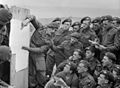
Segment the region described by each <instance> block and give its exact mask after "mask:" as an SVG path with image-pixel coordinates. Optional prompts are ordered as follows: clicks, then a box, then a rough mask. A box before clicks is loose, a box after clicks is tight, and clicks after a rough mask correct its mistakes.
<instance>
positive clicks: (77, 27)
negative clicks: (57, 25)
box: [72, 22, 80, 33]
mask: <svg viewBox="0 0 120 88" xmlns="http://www.w3.org/2000/svg"><path fill="white" fill-rule="evenodd" d="M72 28H73V30H72V32H78V33H79V32H80V23H79V22H74V23H73V24H72Z"/></svg>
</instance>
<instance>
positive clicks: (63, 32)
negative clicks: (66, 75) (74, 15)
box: [46, 18, 72, 77]
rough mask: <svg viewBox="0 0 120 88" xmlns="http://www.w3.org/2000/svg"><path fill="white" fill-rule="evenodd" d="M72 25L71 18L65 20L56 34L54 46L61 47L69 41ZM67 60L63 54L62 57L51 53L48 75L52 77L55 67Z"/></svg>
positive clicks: (47, 65)
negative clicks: (64, 42)
mask: <svg viewBox="0 0 120 88" xmlns="http://www.w3.org/2000/svg"><path fill="white" fill-rule="evenodd" d="M71 24H72V20H71V19H70V18H66V19H65V20H63V22H62V26H61V27H60V28H59V29H58V30H57V31H56V32H55V37H54V38H53V39H52V40H53V45H55V46H59V45H60V44H61V43H62V42H63V41H65V40H66V39H68V35H69V34H70V31H69V28H70V27H71ZM58 59H59V60H58ZM65 59H66V58H65V57H64V55H63V54H62V55H61V54H60V53H56V52H54V51H50V52H49V53H48V54H47V57H46V74H47V75H48V76H49V77H50V76H51V74H52V71H53V66H54V65H55V64H56V63H60V62H61V60H65ZM57 65H58V64H57Z"/></svg>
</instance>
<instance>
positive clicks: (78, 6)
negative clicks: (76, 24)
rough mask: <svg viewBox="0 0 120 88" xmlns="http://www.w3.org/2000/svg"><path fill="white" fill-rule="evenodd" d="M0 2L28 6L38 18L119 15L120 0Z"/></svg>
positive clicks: (11, 0) (0, 0) (25, 0)
mask: <svg viewBox="0 0 120 88" xmlns="http://www.w3.org/2000/svg"><path fill="white" fill-rule="evenodd" d="M0 3H2V4H8V6H12V5H16V6H19V7H22V8H28V9H30V11H31V14H33V15H36V16H38V17H40V18H49V17H56V16H59V17H61V16H62V17H63V16H65V17H66V16H74V17H83V16H91V17H95V16H101V15H108V14H110V15H113V16H120V0H0Z"/></svg>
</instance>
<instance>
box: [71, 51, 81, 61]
mask: <svg viewBox="0 0 120 88" xmlns="http://www.w3.org/2000/svg"><path fill="white" fill-rule="evenodd" d="M80 58H81V56H80V55H79V52H77V51H75V52H74V53H73V60H77V59H80Z"/></svg>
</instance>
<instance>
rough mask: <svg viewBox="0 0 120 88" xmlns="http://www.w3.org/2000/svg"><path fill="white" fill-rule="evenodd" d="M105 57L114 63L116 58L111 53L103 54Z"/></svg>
mask: <svg viewBox="0 0 120 88" xmlns="http://www.w3.org/2000/svg"><path fill="white" fill-rule="evenodd" d="M105 56H107V57H108V58H109V59H111V60H112V61H116V59H117V58H116V56H115V54H114V53H111V52H106V53H105Z"/></svg>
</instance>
